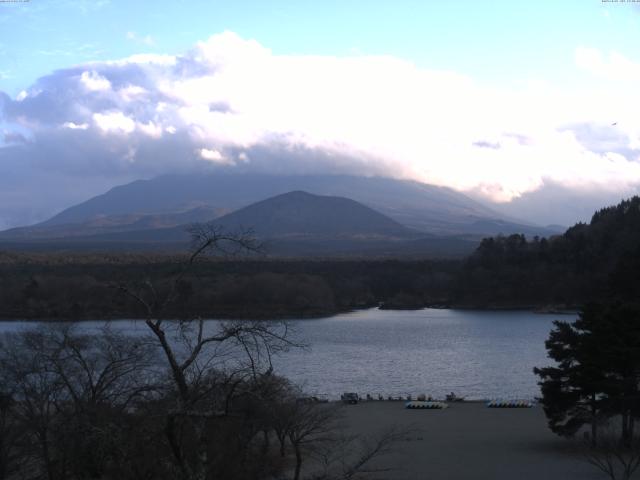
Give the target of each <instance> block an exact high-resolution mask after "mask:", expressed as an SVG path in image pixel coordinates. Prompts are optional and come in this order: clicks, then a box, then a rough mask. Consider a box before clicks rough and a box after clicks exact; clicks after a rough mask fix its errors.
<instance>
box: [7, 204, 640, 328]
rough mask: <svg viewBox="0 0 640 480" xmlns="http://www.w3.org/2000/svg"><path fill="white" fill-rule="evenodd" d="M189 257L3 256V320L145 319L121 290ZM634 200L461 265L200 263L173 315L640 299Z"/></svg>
mask: <svg viewBox="0 0 640 480" xmlns="http://www.w3.org/2000/svg"><path fill="white" fill-rule="evenodd" d="M187 261H188V256H187V255H186V254H185V255H175V254H172V255H160V254H148V255H146V254H121V255H120V254H113V253H109V254H98V253H93V254H71V253H55V254H50V255H47V254H42V253H40V254H17V253H4V254H3V253H0V318H53V319H55V318H65V319H83V318H95V319H100V318H132V317H141V316H144V311H142V310H141V309H140V307H139V305H137V304H136V303H135V302H133V301H132V300H131V299H130V298H127V297H126V296H124V295H122V294H121V293H120V291H119V289H118V287H119V286H122V285H132V284H138V285H148V286H149V287H150V288H155V289H159V290H160V291H162V290H163V289H167V288H169V285H172V282H173V279H174V278H175V277H176V275H178V274H179V272H180V271H181V269H182V268H183V267H184V265H185V262H187ZM639 280H640V198H638V197H634V198H632V199H630V200H625V201H623V202H621V203H620V204H619V205H617V206H614V207H609V208H605V209H602V210H600V211H598V212H596V213H595V214H594V216H593V218H592V220H591V222H590V224H582V223H580V224H577V225H575V226H574V227H572V228H570V229H568V230H567V231H566V232H565V233H564V234H563V235H558V236H555V237H551V238H548V239H547V238H538V237H534V238H532V239H527V238H526V237H525V236H524V235H510V236H498V237H493V238H487V239H484V240H483V241H482V242H481V244H480V245H479V247H478V248H477V250H476V251H475V252H474V253H473V254H472V255H471V256H470V257H468V258H467V259H465V260H458V261H456V260H335V259H324V260H319V259H318V260H285V259H259V258H256V257H255V256H252V257H251V258H249V259H244V260H242V259H237V258H236V259H235V260H233V259H221V258H219V257H206V258H202V259H200V260H199V261H198V263H197V264H196V265H194V266H193V268H191V269H190V271H189V273H188V275H185V276H184V278H182V279H181V281H180V282H179V284H178V285H177V294H178V295H177V298H176V299H175V302H173V303H172V305H171V307H170V308H168V309H167V311H166V312H165V314H166V315H167V316H171V317H173V318H180V317H189V316H202V317H222V318H242V317H246V318H286V317H312V316H323V315H331V314H334V313H338V312H342V311H347V310H351V309H354V308H365V307H371V306H376V305H383V306H384V307H386V308H422V307H426V306H455V307H466V308H546V307H548V308H577V307H579V306H580V305H582V304H584V303H585V302H587V301H593V300H599V301H612V300H619V301H628V300H634V299H636V298H638V297H640V281H639Z"/></svg>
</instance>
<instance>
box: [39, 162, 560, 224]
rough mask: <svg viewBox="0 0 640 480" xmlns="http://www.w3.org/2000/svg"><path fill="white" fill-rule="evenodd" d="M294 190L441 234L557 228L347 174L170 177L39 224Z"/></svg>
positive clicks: (414, 186)
mask: <svg viewBox="0 0 640 480" xmlns="http://www.w3.org/2000/svg"><path fill="white" fill-rule="evenodd" d="M294 190H304V191H307V192H309V193H313V194H316V195H329V196H341V197H347V198H351V199H353V200H355V201H357V202H360V203H362V204H364V205H366V206H368V207H371V208H373V209H375V210H377V211H379V212H380V213H382V214H384V215H387V216H388V217H391V218H392V219H394V220H396V221H397V222H399V223H401V224H402V225H405V226H407V227H410V228H414V229H417V230H422V231H424V232H428V233H433V234H437V235H458V234H472V235H475V236H483V235H495V234H498V233H513V232H522V233H527V234H539V235H549V234H551V233H555V232H552V231H547V230H545V229H543V228H539V227H535V226H531V225H526V224H524V223H514V222H511V221H509V220H508V219H506V218H505V217H503V216H502V215H501V214H498V213H496V212H494V211H493V210H491V209H489V208H487V207H485V206H483V205H482V204H480V203H478V202H476V201H474V200H472V199H470V198H469V197H467V196H465V195H463V194H461V193H459V192H456V191H455V190H452V189H450V188H446V187H437V186H433V185H427V184H423V183H419V182H414V181H407V180H395V179H390V178H380V177H355V176H346V175H308V176H270V175H259V174H201V175H165V176H161V177H157V178H154V179H151V180H139V181H136V182H133V183H130V184H127V185H122V186H119V187H115V188H113V189H111V190H110V191H108V192H106V193H105V194H103V195H99V196H97V197H94V198H92V199H90V200H87V201H86V202H83V203H81V204H78V205H76V206H73V207H71V208H68V209H67V210H65V211H63V212H61V213H60V214H58V215H56V216H55V217H53V218H51V219H50V220H48V221H46V222H43V223H42V224H40V225H42V226H52V225H61V224H69V223H81V222H85V221H87V220H90V219H92V218H95V217H96V216H105V215H107V216H109V215H124V214H131V213H136V214H149V213H163V212H173V211H176V210H180V209H185V208H188V207H189V206H193V205H210V206H212V207H215V208H221V209H226V210H227V211H232V210H236V209H238V208H241V207H244V206H247V205H249V204H252V203H254V202H257V201H260V200H263V199H265V198H269V197H273V196H276V195H280V194H283V193H286V192H290V191H294ZM477 222H481V223H480V224H478V223H477ZM483 222H484V223H483Z"/></svg>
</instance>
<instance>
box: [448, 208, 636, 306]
mask: <svg viewBox="0 0 640 480" xmlns="http://www.w3.org/2000/svg"><path fill="white" fill-rule="evenodd" d="M638 280H640V198H638V197H633V198H631V199H629V200H625V201H623V202H621V203H620V204H618V205H616V206H613V207H609V208H605V209H602V210H599V211H598V212H596V213H595V214H594V215H593V218H592V219H591V222H590V223H589V224H584V223H579V224H577V225H575V226H574V227H571V228H569V229H568V230H567V231H566V232H565V233H564V234H563V235H558V236H556V237H551V238H549V239H545V238H542V239H540V238H537V237H536V238H533V239H531V240H527V239H526V238H525V237H524V236H523V235H511V236H508V237H495V238H487V239H484V240H483V241H482V242H481V244H480V246H479V247H478V249H477V250H476V251H475V252H474V254H473V255H472V256H471V257H470V258H468V259H467V260H466V261H465V262H464V265H463V267H462V269H461V271H460V276H459V277H458V278H457V280H456V292H455V293H454V294H453V296H454V297H455V299H456V302H457V303H458V304H462V305H475V306H483V305H501V306H509V305H514V306H527V305H531V306H544V305H555V306H569V307H571V306H578V305H581V304H583V303H584V302H586V301H593V300H600V301H612V300H619V301H633V300H635V299H637V298H638V296H639V295H640V282H639V281H638Z"/></svg>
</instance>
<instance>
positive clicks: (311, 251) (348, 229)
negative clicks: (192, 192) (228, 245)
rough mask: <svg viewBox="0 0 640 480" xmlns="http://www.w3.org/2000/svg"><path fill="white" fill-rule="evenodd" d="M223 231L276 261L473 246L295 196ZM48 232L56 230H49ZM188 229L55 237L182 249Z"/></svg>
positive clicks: (221, 222)
mask: <svg viewBox="0 0 640 480" xmlns="http://www.w3.org/2000/svg"><path fill="white" fill-rule="evenodd" d="M211 224H212V225H213V226H214V227H216V228H218V229H221V230H223V231H226V232H231V233H234V232H240V231H244V230H247V229H250V230H252V232H253V234H254V236H255V237H256V238H257V239H259V240H260V241H261V242H263V243H264V252H265V253H266V254H267V255H276V256H289V257H290V256H316V257H317V256H336V255H337V256H342V255H348V256H372V255H373V256H403V257H406V256H422V257H424V256H439V257H441V256H449V257H451V256H462V255H465V254H468V253H470V252H471V251H472V250H473V248H474V246H475V245H476V243H475V242H472V241H469V240H466V239H459V238H453V237H450V238H441V237H435V236H432V235H428V234H425V233H422V232H419V231H417V230H412V229H410V228H407V227H405V226H403V225H400V224H399V223H398V222H396V221H395V220H392V219H390V218H388V217H387V216H385V215H383V214H381V213H379V212H376V211H375V210H373V209H371V208H369V207H366V206H364V205H362V204H360V203H358V202H356V201H354V200H350V199H348V198H342V197H330V196H320V195H312V194H310V193H306V192H301V191H296V192H289V193H286V194H283V195H278V196H275V197H272V198H269V199H266V200H263V201H260V202H257V203H255V204H252V205H249V206H247V207H244V208H241V209H239V210H237V211H235V212H232V213H229V214H227V215H224V216H222V217H220V218H217V219H215V220H214V221H213V222H211ZM48 228H57V227H56V226H51V227H48ZM187 230H188V225H179V226H177V227H173V228H152V229H140V230H127V231H116V232H114V231H111V232H107V233H100V234H95V235H87V236H75V237H69V238H57V239H55V241H54V242H53V243H52V242H48V244H49V245H56V249H58V248H61V247H62V248H66V249H80V250H83V249H87V248H90V249H107V250H111V249H119V250H140V249H150V250H154V249H155V250H158V249H161V250H162V249H164V250H174V251H179V250H186V249H187V248H188V243H189V240H190V235H189V233H188V231H187Z"/></svg>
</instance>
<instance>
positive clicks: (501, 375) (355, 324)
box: [0, 309, 573, 399]
mask: <svg viewBox="0 0 640 480" xmlns="http://www.w3.org/2000/svg"><path fill="white" fill-rule="evenodd" d="M554 319H562V320H572V319H573V317H572V316H566V315H562V316H560V315H541V314H535V313H531V312H522V311H516V312H514V311H499V312H496V311H472V310H436V309H424V310H418V311H394V310H378V309H370V310H361V311H357V312H352V313H347V314H342V315H336V316H334V317H329V318H322V319H314V320H296V321H292V322H291V323H292V325H293V326H294V328H295V336H296V338H297V339H299V340H301V341H304V342H305V343H307V344H308V345H309V348H308V349H305V350H298V349H296V350H292V351H290V352H287V353H285V354H284V355H282V356H281V357H279V358H277V359H276V360H275V362H274V364H275V368H276V372H278V373H280V374H283V375H285V376H287V377H289V378H290V379H292V380H293V381H295V382H296V383H298V384H300V385H302V386H303V387H304V388H305V390H306V391H308V392H310V393H315V394H324V395H328V396H329V397H332V398H335V397H337V396H339V395H340V393H342V392H344V391H356V392H358V393H360V394H362V395H364V394H367V393H369V394H371V395H373V396H377V395H378V394H380V395H383V396H384V397H387V396H388V395H393V396H398V395H403V396H404V395H407V394H412V395H414V396H415V395H417V394H419V393H426V394H427V395H433V396H435V397H442V396H444V395H445V394H446V393H449V392H451V391H453V392H455V393H456V394H458V395H464V396H467V397H469V398H474V399H480V398H496V397H509V398H516V397H518V398H533V397H536V396H539V389H538V386H537V384H536V381H537V380H536V377H535V376H534V375H533V372H532V369H533V367H534V366H544V365H549V364H551V360H549V359H548V358H547V355H546V350H545V348H544V341H545V339H546V338H547V337H548V335H549V331H550V330H551V328H552V321H553V320H554ZM207 323H208V327H209V328H214V327H215V325H216V321H215V320H209V321H207ZM111 324H112V327H113V328H116V329H118V330H120V329H123V330H126V331H128V332H131V333H135V334H143V333H145V332H146V326H145V325H144V323H143V322H142V321H131V320H120V321H114V322H111ZM34 325H36V323H26V322H13V321H9V322H2V323H0V332H3V331H16V330H20V329H24V328H33V326H34ZM102 325H104V322H83V323H82V324H81V326H82V327H81V328H82V329H86V330H88V331H98V330H99V328H100V327H101V326H102Z"/></svg>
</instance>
